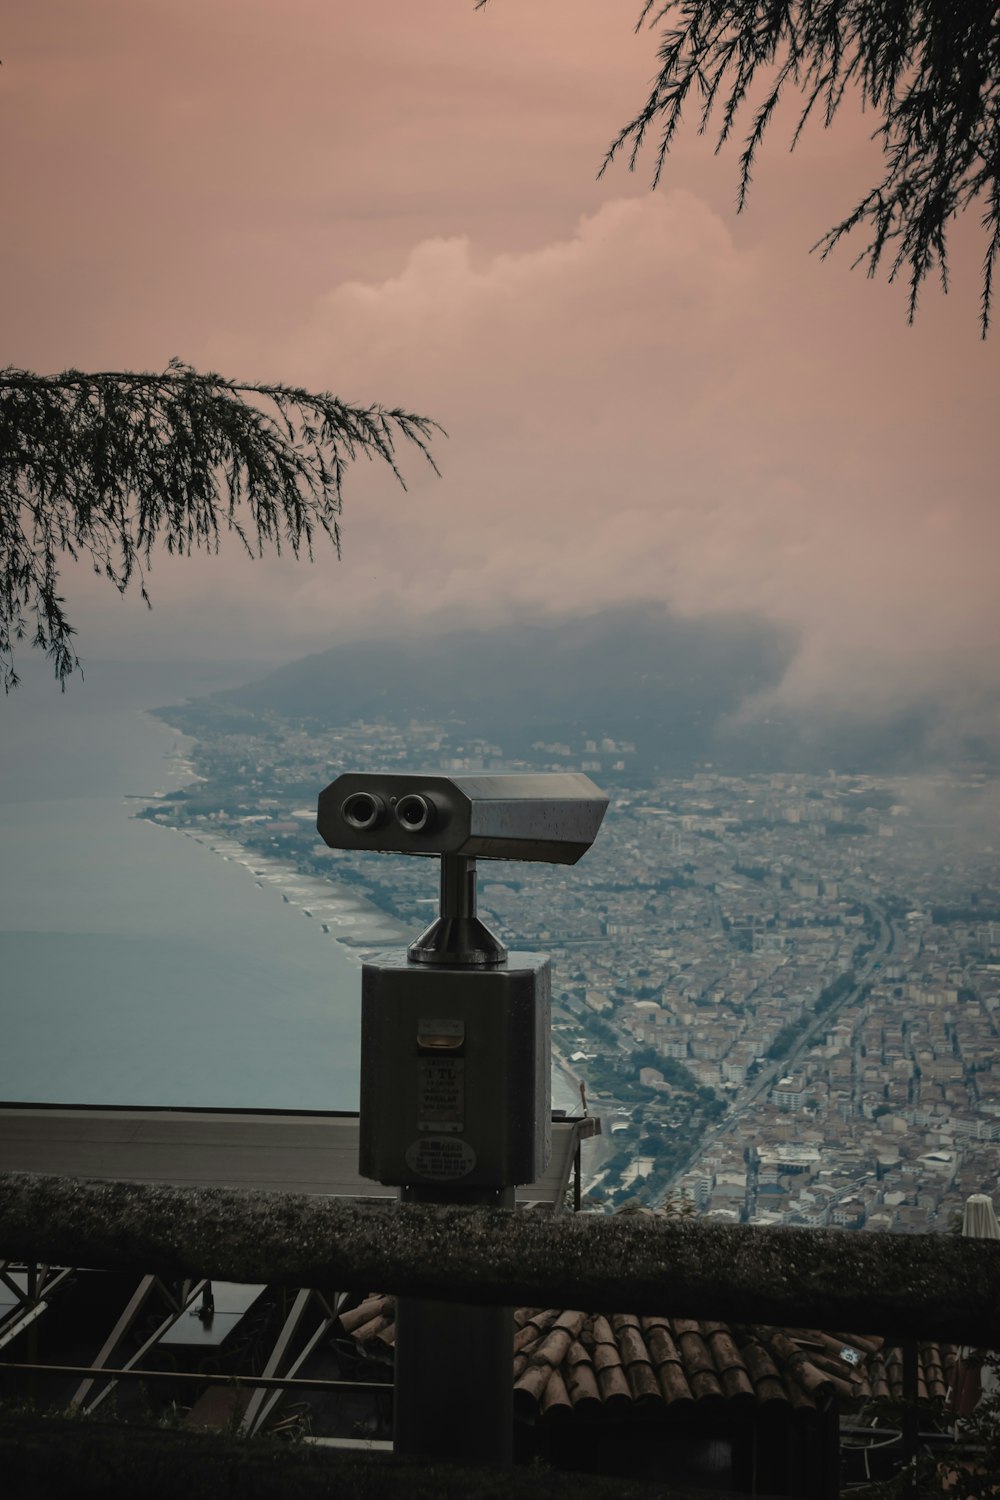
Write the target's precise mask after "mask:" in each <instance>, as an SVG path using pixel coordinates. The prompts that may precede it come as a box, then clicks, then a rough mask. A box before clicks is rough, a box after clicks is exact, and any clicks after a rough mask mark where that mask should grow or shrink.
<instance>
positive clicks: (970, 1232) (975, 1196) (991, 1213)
mask: <svg viewBox="0 0 1000 1500" xmlns="http://www.w3.org/2000/svg"><path fill="white" fill-rule="evenodd" d="M966 1237H975V1238H976V1239H980V1240H1000V1222H998V1220H997V1215H996V1209H995V1208H994V1207H993V1199H992V1198H990V1197H989V1196H988V1194H986V1193H972V1194H970V1196H969V1197H968V1198H967V1199H966V1200H965V1209H964V1211H963V1213H962V1238H963V1239H965V1238H966ZM970 1356H971V1357H972V1358H974V1359H976V1361H977V1362H978V1361H979V1360H981V1358H982V1353H981V1351H979V1350H973V1349H972V1348H964V1349H962V1350H961V1362H965V1361H968V1360H969V1358H970ZM979 1386H980V1390H981V1393H982V1395H983V1396H992V1395H993V1394H994V1393H995V1391H996V1389H997V1378H996V1374H995V1372H994V1371H993V1369H992V1367H991V1366H989V1365H985V1364H984V1365H982V1366H981V1368H980V1370H979ZM969 1402H970V1404H969V1405H968V1406H967V1407H966V1411H965V1412H963V1413H961V1414H962V1415H967V1414H968V1412H969V1411H971V1410H972V1407H973V1406H975V1405H976V1404H977V1402H978V1398H977V1397H976V1395H975V1393H974V1392H973V1394H972V1396H971V1397H970V1398H969Z"/></svg>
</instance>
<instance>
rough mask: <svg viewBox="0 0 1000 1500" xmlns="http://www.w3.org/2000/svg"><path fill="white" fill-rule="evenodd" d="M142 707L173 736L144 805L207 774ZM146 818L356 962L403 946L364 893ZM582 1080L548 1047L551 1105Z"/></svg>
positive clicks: (560, 1105) (569, 1096)
mask: <svg viewBox="0 0 1000 1500" xmlns="http://www.w3.org/2000/svg"><path fill="white" fill-rule="evenodd" d="M142 712H143V714H144V715H146V716H148V718H149V719H150V720H151V721H153V722H154V723H156V724H157V726H158V727H160V728H163V729H164V730H165V731H166V732H167V733H168V734H171V735H173V737H174V738H173V742H172V744H171V745H170V746H169V747H168V748H167V749H165V750H164V752H163V759H164V762H165V763H166V767H167V771H166V776H165V779H164V782H163V784H162V785H161V787H160V788H159V789H158V790H157V791H156V792H154V793H151V794H150V795H149V796H148V797H145V798H143V799H142V800H143V801H145V802H146V803H147V804H148V802H149V801H150V800H152V801H159V800H162V798H163V797H164V796H165V795H166V793H168V792H172V791H178V790H180V789H182V788H184V787H188V786H192V785H195V784H197V783H198V782H203V781H205V779H206V778H205V777H204V776H201V775H200V774H199V773H198V771H197V770H196V769H195V764H194V754H195V747H196V746H197V743H198V742H197V740H196V739H195V738H194V737H193V736H191V735H185V734H182V733H181V732H180V731H179V730H176V729H173V728H172V727H171V726H169V725H165V724H164V723H163V720H160V719H156V716H155V715H154V714H152V713H151V712H150V711H149V710H143V711H142ZM129 800H132V799H129ZM132 816H133V817H134V816H135V814H132ZM147 821H148V822H150V826H152V827H153V828H156V827H160V828H161V829H162V831H164V832H169V833H180V834H182V835H183V837H185V838H190V839H193V840H194V841H195V843H197V844H201V845H202V847H203V848H205V849H207V850H208V852H209V853H211V854H215V855H218V856H219V857H220V858H221V859H222V860H224V861H226V862H227V863H233V864H238V865H241V866H242V867H243V868H244V869H245V870H246V872H247V874H248V875H250V876H251V877H252V879H253V880H254V883H255V884H256V885H257V887H258V889H260V890H263V891H267V890H270V889H273V891H274V892H275V894H278V895H280V896H281V899H282V901H283V902H284V903H285V904H286V905H288V906H292V907H295V908H297V909H298V910H299V911H300V912H301V913H302V914H303V916H305V917H306V918H307V919H309V920H311V921H314V922H317V923H318V924H319V926H320V927H321V928H322V930H323V932H324V933H326V934H327V935H328V936H329V937H330V939H331V940H332V941H334V942H337V943H339V944H340V945H341V947H342V948H343V949H344V950H345V952H346V954H347V956H348V957H349V958H350V959H351V961H352V962H353V963H355V964H357V965H359V966H360V964H361V963H362V961H363V960H364V959H365V958H366V957H368V956H369V955H370V954H372V953H377V952H380V951H381V950H383V949H385V948H393V947H399V946H406V944H408V943H409V942H410V941H411V939H412V937H413V933H412V932H411V931H410V930H409V929H408V928H406V927H404V925H403V924H402V923H401V922H400V921H399V920H398V918H396V917H394V916H393V915H392V913H391V912H387V911H385V910H384V909H383V908H382V907H380V906H378V905H377V904H376V903H375V902H374V901H372V900H370V899H369V898H368V897H367V896H362V895H359V894H358V892H357V891H355V890H353V889H350V888H348V887H346V886H342V885H337V884H335V883H334V882H333V881H332V880H325V879H323V878H322V877H321V876H317V875H308V874H304V873H303V872H302V871H300V870H299V869H297V868H296V866H295V865H294V864H292V863H291V862H290V861H289V860H287V859H280V858H279V859H275V858H272V857H271V856H269V855H267V854H263V853H261V852H260V851H259V850H257V849H253V848H250V847H248V846H247V845H246V844H244V843H242V842H241V840H240V839H239V838H238V836H236V835H235V834H234V833H233V832H232V831H227V832H226V833H225V834H222V835H219V836H216V837H213V835H212V834H211V833H210V832H208V831H206V830H203V829H198V830H195V829H184V828H176V827H174V826H173V825H171V824H157V823H156V822H155V821H152V820H147ZM581 1081H582V1080H581V1079H580V1077H579V1075H578V1074H577V1073H575V1072H574V1070H573V1068H572V1066H571V1065H570V1063H569V1061H568V1060H567V1059H566V1058H565V1057H564V1056H563V1054H562V1053H561V1052H560V1051H559V1050H558V1049H557V1048H556V1047H555V1046H553V1048H552V1104H553V1107H554V1108H555V1109H564V1110H565V1111H566V1113H567V1114H568V1115H578V1114H582V1113H583V1102H582V1097H581V1092H580V1086H581Z"/></svg>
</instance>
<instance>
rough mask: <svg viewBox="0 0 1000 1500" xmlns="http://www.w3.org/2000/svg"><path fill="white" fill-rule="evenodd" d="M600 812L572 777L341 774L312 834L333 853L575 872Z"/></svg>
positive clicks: (600, 804)
mask: <svg viewBox="0 0 1000 1500" xmlns="http://www.w3.org/2000/svg"><path fill="white" fill-rule="evenodd" d="M607 805H608V799H607V797H606V796H605V795H604V793H603V792H601V791H599V790H598V788H597V787H596V786H595V785H594V783H593V782H592V781H591V780H590V779H589V777H587V776H584V775H582V774H581V773H580V772H576V771H571V772H565V773H564V772H539V773H529V774H524V775H510V776H437V775H427V776H424V775H420V774H411V773H407V774H396V773H386V774H384V775H383V774H380V773H378V772H347V773H346V774H345V775H343V776H338V777H337V779H336V781H333V782H331V783H330V785H329V786H328V787H326V788H325V789H324V790H323V791H322V792H321V793H320V798H319V813H318V816H317V819H316V827H317V829H318V830H319V833H320V835H321V837H322V838H323V840H324V841H325V842H326V843H327V844H328V845H329V846H330V848H331V849H370V850H372V851H373V852H378V853H382V854H460V855H464V856H465V857H466V858H469V859H523V860H539V861H542V862H544V863H548V864H560V865H573V864H576V862H577V860H578V859H580V858H581V856H582V855H584V854H586V852H587V850H588V849H589V848H590V846H591V844H592V843H593V842H594V839H595V837H596V836H597V830H598V829H599V828H600V826H601V820H602V818H603V817H604V813H605V811H606V809H607Z"/></svg>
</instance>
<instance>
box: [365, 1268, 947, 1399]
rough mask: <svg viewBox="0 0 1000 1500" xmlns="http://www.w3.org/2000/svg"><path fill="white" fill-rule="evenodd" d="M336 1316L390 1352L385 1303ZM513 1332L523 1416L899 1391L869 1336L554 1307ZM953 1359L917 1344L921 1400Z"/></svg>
mask: <svg viewBox="0 0 1000 1500" xmlns="http://www.w3.org/2000/svg"><path fill="white" fill-rule="evenodd" d="M339 1321H340V1327H341V1330H342V1332H343V1333H344V1334H345V1335H346V1336H348V1337H349V1338H350V1339H351V1340H352V1342H354V1343H355V1344H356V1345H358V1346H360V1347H361V1348H362V1349H370V1350H371V1351H372V1352H373V1353H376V1354H378V1356H379V1357H380V1358H382V1359H384V1358H385V1357H386V1351H387V1350H388V1349H391V1347H392V1343H393V1340H394V1338H395V1302H394V1300H393V1299H392V1298H391V1297H380V1296H374V1295H372V1296H369V1297H367V1298H366V1299H365V1300H364V1301H363V1302H362V1303H361V1304H360V1305H359V1306H358V1307H356V1308H352V1309H350V1310H349V1311H347V1312H344V1313H342V1314H341V1316H340V1320H339ZM514 1327H515V1333H514V1343H513V1350H512V1354H513V1381H514V1399H515V1409H516V1410H517V1411H518V1412H519V1414H520V1415H521V1416H523V1417H527V1418H529V1419H534V1418H536V1417H541V1418H542V1419H543V1420H545V1421H550V1420H556V1421H558V1420H564V1419H566V1418H569V1417H572V1416H574V1415H575V1416H576V1417H578V1418H579V1417H588V1416H593V1415H597V1414H599V1413H601V1412H612V1413H614V1412H617V1413H620V1414H625V1413H627V1412H628V1411H632V1410H634V1411H642V1410H644V1411H645V1412H646V1413H647V1414H651V1413H655V1412H656V1411H657V1410H660V1411H662V1412H663V1413H664V1414H666V1412H667V1411H670V1412H671V1414H673V1415H677V1414H679V1413H682V1412H684V1411H693V1410H695V1409H696V1408H697V1409H698V1410H699V1411H711V1410H714V1409H717V1408H718V1409H722V1408H723V1406H726V1405H729V1406H730V1407H731V1406H732V1404H735V1405H736V1406H742V1407H746V1408H747V1409H749V1408H752V1407H754V1406H757V1407H765V1406H771V1405H775V1404H783V1405H785V1406H787V1407H789V1408H790V1409H791V1410H792V1412H793V1413H796V1414H803V1415H805V1416H808V1415H809V1414H810V1413H812V1412H815V1410H816V1407H817V1404H818V1403H820V1402H823V1401H825V1400H826V1399H827V1398H828V1397H830V1396H831V1395H834V1394H836V1395H837V1396H838V1397H841V1398H843V1399H845V1400H850V1401H853V1402H857V1401H862V1400H867V1399H870V1398H872V1397H876V1398H878V1397H882V1398H888V1397H892V1398H895V1399H899V1398H900V1397H901V1396H902V1388H903V1363H902V1353H901V1351H900V1350H899V1349H898V1348H896V1347H892V1346H888V1345H886V1344H884V1343H883V1340H882V1339H881V1338H878V1337H875V1336H872V1335H870V1334H864V1335H862V1334H844V1333H826V1332H824V1331H822V1330H817V1329H808V1328H793V1329H781V1328H768V1327H763V1326H760V1325H756V1324H755V1325H752V1326H746V1327H744V1326H742V1325H737V1324H733V1325H730V1324H727V1323H719V1322H708V1321H700V1322H699V1321H696V1320H695V1319H692V1318H668V1317H661V1316H642V1317H637V1316H635V1315H634V1314H632V1313H608V1314H604V1313H589V1314H588V1313H584V1312H582V1311H579V1310H561V1309H558V1308H518V1309H516V1311H515V1313H514ZM955 1357H956V1350H955V1347H954V1346H953V1345H948V1344H945V1345H942V1344H938V1343H927V1344H924V1345H922V1346H920V1369H919V1374H918V1392H919V1397H920V1399H922V1400H930V1401H934V1402H943V1401H944V1399H945V1396H946V1393H947V1390H948V1384H949V1380H950V1378H951V1374H952V1371H953V1369H954V1364H955Z"/></svg>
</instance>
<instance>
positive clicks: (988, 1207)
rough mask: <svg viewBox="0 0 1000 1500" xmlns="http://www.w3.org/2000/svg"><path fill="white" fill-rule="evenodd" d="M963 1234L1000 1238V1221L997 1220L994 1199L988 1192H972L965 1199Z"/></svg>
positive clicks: (988, 1238) (978, 1237)
mask: <svg viewBox="0 0 1000 1500" xmlns="http://www.w3.org/2000/svg"><path fill="white" fill-rule="evenodd" d="M962 1234H963V1236H964V1235H975V1236H976V1238H977V1239H980V1240H1000V1221H998V1220H997V1215H996V1209H995V1208H994V1207H993V1199H992V1198H990V1197H988V1196H987V1194H986V1193H972V1194H971V1196H970V1197H968V1198H967V1199H966V1200H965V1211H964V1213H963V1214H962Z"/></svg>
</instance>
